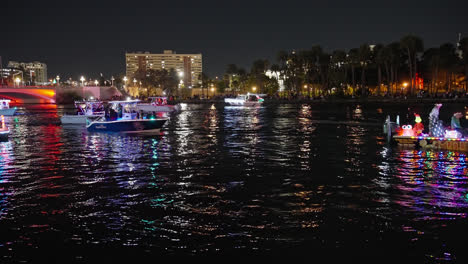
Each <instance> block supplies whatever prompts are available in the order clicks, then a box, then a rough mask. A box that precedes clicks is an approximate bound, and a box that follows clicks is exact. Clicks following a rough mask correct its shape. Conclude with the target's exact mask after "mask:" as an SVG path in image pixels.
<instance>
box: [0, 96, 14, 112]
mask: <svg viewBox="0 0 468 264" xmlns="http://www.w3.org/2000/svg"><path fill="white" fill-rule="evenodd" d="M10 102H11V100H9V99H0V115H4V116H12V115H14V114H15V113H16V107H12V108H10Z"/></svg>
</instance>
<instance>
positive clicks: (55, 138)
mask: <svg viewBox="0 0 468 264" xmlns="http://www.w3.org/2000/svg"><path fill="white" fill-rule="evenodd" d="M460 107H462V106H459V105H452V106H446V107H445V109H444V108H442V109H441V115H442V117H443V116H444V115H445V114H444V112H443V111H444V110H447V113H449V112H450V111H451V110H457V109H458V108H460ZM411 108H412V109H416V110H417V111H419V112H420V113H421V114H422V115H421V116H422V117H423V119H424V118H425V117H426V116H427V113H428V112H429V111H430V108H431V106H423V105H414V106H411ZM406 109H407V106H406V105H396V106H395V105H392V104H388V105H378V104H375V105H356V104H341V105H331V104H318V105H294V104H291V105H286V104H284V105H267V106H264V107H261V108H239V107H225V106H224V105H222V104H219V105H187V106H186V107H185V110H184V111H183V112H182V113H180V114H178V115H175V116H173V117H172V118H171V120H170V121H169V122H168V123H167V126H166V127H165V129H163V130H162V131H161V134H160V135H152V136H139V135H132V136H127V135H119V134H90V133H87V131H86V129H85V128H84V127H79V126H78V127H76V126H71V127H70V126H69V127H66V126H62V125H60V123H59V117H60V116H61V115H62V113H63V112H64V111H66V110H65V109H63V107H54V106H40V105H31V106H27V107H26V108H24V107H23V108H22V109H21V110H20V115H18V116H14V117H7V122H8V125H9V127H10V128H11V130H12V135H11V136H10V139H9V141H8V142H2V143H0V256H2V257H1V259H0V263H10V262H34V263H35V262H40V261H41V262H51V261H57V262H60V263H71V262H88V261H91V260H94V259H95V257H96V255H98V256H99V257H100V258H103V259H107V260H108V259H109V258H112V257H114V258H121V257H125V258H129V260H132V259H133V258H138V259H146V258H148V259H153V258H154V257H161V256H218V257H227V256H263V257H267V256H273V257H276V256H278V257H281V256H282V257H284V256H303V257H307V258H308V259H309V260H313V259H316V258H318V257H325V258H328V259H329V260H336V259H341V258H343V259H345V260H348V261H351V260H352V259H353V258H354V259H356V260H362V259H375V260H389V259H390V260H397V261H401V262H408V261H416V262H413V263H441V262H442V263H462V262H464V263H467V262H466V261H467V260H468V259H467V255H468V253H467V250H466V246H467V242H468V239H467V235H466V230H468V224H467V221H466V216H467V213H468V185H467V183H468V177H467V174H468V169H467V165H466V163H467V160H468V159H467V156H466V155H467V153H458V152H451V151H432V150H431V151H419V150H413V149H401V148H398V147H396V146H389V145H387V144H386V142H385V137H384V135H383V134H382V122H383V120H384V118H385V116H386V114H392V115H393V116H392V118H394V114H395V113H406V112H405V110H406ZM449 110H450V111H449ZM447 116H448V115H447ZM426 119H427V118H426ZM424 121H427V120H424ZM424 121H423V122H424ZM426 126H427V124H426Z"/></svg>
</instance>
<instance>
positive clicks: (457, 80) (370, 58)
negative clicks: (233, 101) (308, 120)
mask: <svg viewBox="0 0 468 264" xmlns="http://www.w3.org/2000/svg"><path fill="white" fill-rule="evenodd" d="M276 59H277V61H276V63H270V62H269V61H268V60H264V59H260V60H255V61H254V62H253V64H252V67H251V69H250V71H249V72H248V71H246V70H245V69H243V68H240V67H237V66H236V65H235V64H229V65H228V66H227V69H226V72H225V74H224V76H223V78H222V79H221V80H212V79H209V78H207V76H202V79H203V77H204V79H205V80H204V84H205V85H204V86H205V87H207V88H208V87H209V85H214V86H215V87H216V88H217V91H218V92H226V90H227V89H229V91H230V92H232V93H245V92H253V90H255V91H256V92H258V93H267V94H276V93H277V92H278V91H279V85H278V81H277V79H279V80H282V85H284V87H283V88H284V92H285V93H287V94H291V93H292V94H303V95H308V96H320V95H329V94H336V95H356V96H365V95H370V94H374V95H384V94H405V95H414V94H416V93H418V92H420V91H421V90H424V91H425V92H427V93H428V94H430V95H434V94H437V93H441V92H452V91H453V92H455V91H464V92H465V93H466V92H467V76H468V38H463V39H461V41H460V42H459V43H457V44H456V45H455V44H452V43H444V44H442V45H440V46H439V47H433V48H429V49H424V42H423V40H422V39H421V38H420V37H418V36H414V35H407V36H404V37H402V38H401V39H400V40H399V41H396V42H392V43H390V44H386V45H385V44H376V45H369V44H368V43H364V44H362V45H360V46H359V47H356V48H352V49H349V50H348V51H345V50H333V51H331V52H327V51H325V50H324V49H323V48H322V47H321V46H319V45H316V46H313V47H311V48H310V49H306V50H298V51H291V52H288V51H284V50H281V51H279V52H278V54H277V58H276ZM267 73H268V75H267ZM254 87H255V88H254Z"/></svg>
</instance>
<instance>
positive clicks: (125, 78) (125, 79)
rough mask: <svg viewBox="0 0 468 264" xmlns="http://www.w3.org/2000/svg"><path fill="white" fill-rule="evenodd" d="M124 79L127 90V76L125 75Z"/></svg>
mask: <svg viewBox="0 0 468 264" xmlns="http://www.w3.org/2000/svg"><path fill="white" fill-rule="evenodd" d="M123 81H124V89H125V90H127V81H128V79H127V76H124V77H123Z"/></svg>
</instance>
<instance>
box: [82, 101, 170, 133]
mask: <svg viewBox="0 0 468 264" xmlns="http://www.w3.org/2000/svg"><path fill="white" fill-rule="evenodd" d="M138 102H139V100H127V101H110V102H109V104H110V108H109V109H110V112H109V116H107V115H106V116H102V117H99V118H98V119H96V120H94V121H92V122H90V123H89V124H88V125H87V126H86V128H87V130H88V131H89V132H117V133H152V132H159V131H160V129H161V128H162V126H163V125H164V124H165V123H166V121H167V120H168V119H167V118H156V117H155V116H153V115H149V114H142V113H140V110H139V109H138V108H137V103H138Z"/></svg>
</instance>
